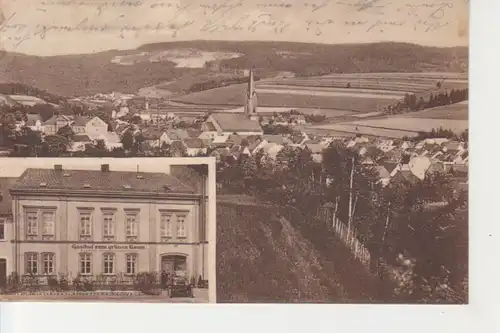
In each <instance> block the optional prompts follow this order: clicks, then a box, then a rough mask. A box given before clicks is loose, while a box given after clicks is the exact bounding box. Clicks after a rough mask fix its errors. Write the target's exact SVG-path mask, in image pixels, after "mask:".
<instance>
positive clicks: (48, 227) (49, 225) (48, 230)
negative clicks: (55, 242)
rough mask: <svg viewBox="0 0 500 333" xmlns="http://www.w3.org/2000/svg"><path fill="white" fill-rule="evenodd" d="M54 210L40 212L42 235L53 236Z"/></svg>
mask: <svg viewBox="0 0 500 333" xmlns="http://www.w3.org/2000/svg"><path fill="white" fill-rule="evenodd" d="M54 224H55V218H54V212H43V213H42V225H43V233H42V234H43V235H45V236H54Z"/></svg>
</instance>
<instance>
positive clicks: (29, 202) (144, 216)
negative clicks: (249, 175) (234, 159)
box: [5, 164, 208, 281]
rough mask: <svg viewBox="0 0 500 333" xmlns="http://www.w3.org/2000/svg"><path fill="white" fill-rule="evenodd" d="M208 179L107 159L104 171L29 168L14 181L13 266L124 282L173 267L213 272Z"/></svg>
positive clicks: (192, 273)
mask: <svg viewBox="0 0 500 333" xmlns="http://www.w3.org/2000/svg"><path fill="white" fill-rule="evenodd" d="M201 184H202V185H201V186H193V184H192V183H191V184H187V183H186V182H183V181H181V180H179V179H178V178H176V177H174V176H172V175H169V174H167V173H148V172H125V171H113V170H110V167H109V165H107V164H105V165H101V170H66V169H63V166H62V165H55V166H54V168H52V169H26V171H25V172H24V173H23V174H22V175H21V177H19V178H18V180H17V181H16V182H15V183H14V184H13V185H12V186H11V188H10V197H11V198H10V199H11V202H12V204H11V205H12V206H11V207H12V208H11V212H12V227H11V228H10V230H11V231H10V232H9V235H6V237H7V238H6V240H8V241H9V245H8V246H10V251H8V253H10V255H11V258H6V266H7V267H6V269H5V271H6V272H9V273H10V272H17V273H19V274H21V275H27V274H31V275H36V276H40V277H48V276H51V275H59V274H65V275H67V276H68V278H69V279H74V278H75V277H77V276H82V277H91V278H93V279H96V278H97V277H102V278H104V279H118V280H123V281H127V280H132V279H133V276H134V275H135V274H137V273H139V272H161V271H166V272H171V273H172V272H182V273H183V274H186V275H188V276H190V277H193V278H195V279H199V278H200V277H201V278H202V279H207V276H208V273H207V272H208V267H207V260H208V242H207V238H206V230H207V223H206V216H207V214H206V210H207V206H206V202H207V200H206V197H205V194H204V193H206V190H205V189H206V183H205V182H204V181H201ZM6 221H7V220H6ZM6 246H7V245H6Z"/></svg>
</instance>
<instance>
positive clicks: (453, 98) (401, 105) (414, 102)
mask: <svg viewBox="0 0 500 333" xmlns="http://www.w3.org/2000/svg"><path fill="white" fill-rule="evenodd" d="M468 99H469V89H468V88H465V89H451V90H450V91H443V92H437V93H431V94H429V96H428V97H427V98H425V96H423V95H422V96H420V97H417V94H408V93H406V94H405V96H404V98H403V100H401V101H398V102H397V103H395V104H393V105H389V106H387V107H386V108H385V112H386V113H389V114H397V113H401V112H405V111H419V110H424V109H428V108H433V107H437V106H443V105H449V104H456V103H460V102H463V101H466V100H468Z"/></svg>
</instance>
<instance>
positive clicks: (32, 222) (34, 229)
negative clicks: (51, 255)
mask: <svg viewBox="0 0 500 333" xmlns="http://www.w3.org/2000/svg"><path fill="white" fill-rule="evenodd" d="M26 229H27V230H26V233H27V234H28V236H36V235H38V214H37V213H36V212H27V213H26Z"/></svg>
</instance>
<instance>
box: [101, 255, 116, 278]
mask: <svg viewBox="0 0 500 333" xmlns="http://www.w3.org/2000/svg"><path fill="white" fill-rule="evenodd" d="M103 263H104V274H115V255H114V254H113V253H105V254H103Z"/></svg>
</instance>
